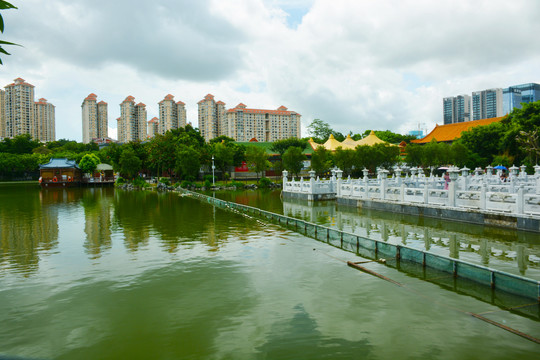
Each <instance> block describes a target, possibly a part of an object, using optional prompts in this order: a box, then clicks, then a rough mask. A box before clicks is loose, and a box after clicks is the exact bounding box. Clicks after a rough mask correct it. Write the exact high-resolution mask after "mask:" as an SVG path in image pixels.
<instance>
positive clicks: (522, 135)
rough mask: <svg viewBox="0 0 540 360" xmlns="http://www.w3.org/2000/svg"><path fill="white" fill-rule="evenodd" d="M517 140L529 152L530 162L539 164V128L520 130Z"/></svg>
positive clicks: (523, 149) (524, 150)
mask: <svg viewBox="0 0 540 360" xmlns="http://www.w3.org/2000/svg"><path fill="white" fill-rule="evenodd" d="M516 140H517V142H518V144H519V146H520V149H521V150H522V151H523V152H524V153H526V154H527V158H528V160H529V164H531V165H532V164H538V159H539V158H540V141H539V139H538V129H536V130H531V131H523V130H522V131H520V132H519V135H518V136H517V137H516Z"/></svg>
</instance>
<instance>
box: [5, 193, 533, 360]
mask: <svg viewBox="0 0 540 360" xmlns="http://www.w3.org/2000/svg"><path fill="white" fill-rule="evenodd" d="M213 195H214V194H213ZM215 196H221V197H223V198H228V199H229V200H233V199H234V200H235V201H238V202H242V203H248V204H250V205H254V206H259V207H261V208H266V209H268V210H272V211H275V212H281V213H283V212H285V213H291V214H296V215H295V216H299V217H301V216H303V217H312V216H314V218H315V219H316V220H317V219H318V220H317V221H319V222H320V223H328V224H330V225H332V226H336V227H342V228H344V229H350V230H351V231H358V232H359V233H364V232H369V236H381V237H383V238H385V237H386V238H387V239H388V241H403V237H404V236H405V233H406V234H407V235H406V236H405V241H406V242H409V243H411V244H413V245H414V244H417V242H418V244H420V243H423V245H422V246H425V245H426V240H424V239H423V238H422V236H419V235H413V234H417V233H418V234H420V235H421V234H423V233H424V231H427V234H428V235H427V236H426V238H429V239H430V240H429V243H430V246H431V247H432V248H433V249H436V250H437V251H439V250H440V251H448V252H450V251H452V252H453V254H454V255H455V254H459V255H458V256H460V257H464V256H466V254H469V255H467V256H470V257H471V258H474V259H476V258H478V261H480V262H482V261H484V262H485V259H486V258H487V259H488V263H489V266H491V265H492V264H499V265H500V266H502V267H505V266H506V267H507V268H508V269H511V270H512V271H514V272H516V273H518V274H524V275H526V276H533V277H534V276H537V271H538V267H537V264H536V262H535V256H537V254H538V253H537V248H538V244H537V243H535V240H536V241H537V239H536V238H534V237H533V238H531V239H529V237H528V235H522V234H521V235H516V239H513V238H512V233H507V232H505V231H503V232H499V231H498V230H492V229H484V230H482V231H481V234H479V233H480V230H479V229H473V230H472V234H468V235H467V231H462V229H461V230H460V229H458V228H452V226H454V227H455V224H454V225H452V224H447V223H442V225H441V223H437V224H435V225H434V226H430V224H423V223H421V222H420V223H419V222H418V220H417V221H416V223H415V221H414V219H397V218H393V217H392V216H391V215H388V214H376V213H372V214H361V213H359V211H358V210H356V209H341V208H337V207H336V206H333V205H332V204H321V205H316V206H315V207H313V206H310V205H309V204H307V203H306V204H304V203H287V202H282V200H281V199H280V197H279V193H278V192H260V191H259V192H255V191H247V192H235V193H222V194H215ZM317 214H319V215H317ZM385 216H386V217H387V218H390V219H385ZM366 221H368V222H369V226H368V225H367V223H366ZM392 221H395V222H397V223H395V222H392ZM422 221H423V220H422ZM467 227H468V226H467ZM396 228H400V229H401V228H403V231H402V232H398V231H397V230H396ZM462 228H463V227H462ZM384 229H386V230H384ZM490 232H491V233H493V234H499V235H500V236H499V235H490ZM452 234H454V235H455V239H456V240H455V241H454V242H455V244H454V245H452V246H454V250H451V246H450V245H449V243H450V240H447V238H448V239H450V236H451V235H452ZM467 236H468V237H469V239H470V240H467V239H468V238H467ZM475 237H476V238H475ZM475 239H476V240H475ZM483 239H485V241H487V244H485V245H482V241H484V240H483ZM416 241H417V242H416ZM499 242H502V243H503V245H504V247H502V245H501V246H499V245H498V244H499ZM469 244H470V247H471V249H473V250H474V251H468V252H467V251H465V250H464V251H461V249H465V248H467V247H468V246H469ZM517 245H522V246H523V248H524V249H523V251H522V250H517V247H516V246H517ZM418 246H420V245H418ZM476 247H478V248H477V249H476ZM481 248H482V249H483V250H480V249H481ZM493 249H495V250H496V251H494V250H493ZM482 251H483V252H484V253H488V254H487V255H486V254H484V255H483V253H482ZM499 251H505V253H506V254H507V255H508V256H506V257H508V258H513V260H512V261H510V260H508V261H507V260H504V259H502V260H501V259H498V258H497V256H498V255H497V254H498V252H499ZM519 251H521V255H518V252H519ZM490 254H494V256H491V255H490ZM488 255H490V256H488ZM519 256H521V257H522V260H519V261H520V263H521V265H519V263H518V260H517V258H518V257H519ZM499 258H500V256H499ZM502 258H504V256H503V257H502ZM482 259H484V260H482ZM347 260H352V261H361V260H362V259H359V258H358V257H357V256H356V255H355V254H353V253H350V252H346V251H343V250H341V249H339V248H335V247H332V246H329V245H327V244H325V243H321V242H318V241H315V240H313V239H311V238H308V237H305V236H303V235H301V234H298V233H295V232H293V231H290V230H287V229H284V228H281V227H279V226H277V225H274V224H270V223H266V222H263V221H257V220H256V219H252V218H247V217H245V216H242V215H240V214H236V213H232V212H229V211H226V210H223V209H219V208H214V207H212V206H211V205H209V204H207V203H203V202H200V201H198V200H195V199H192V198H189V197H185V196H184V197H183V196H180V195H179V194H178V193H172V192H170V193H169V192H167V193H156V192H142V191H131V192H129V191H121V190H115V189H113V188H95V189H58V190H41V189H39V187H37V185H32V184H7V185H6V184H2V185H0V324H2V326H0V357H2V356H6V357H7V356H10V357H11V356H13V357H14V356H18V357H22V358H38V359H120V358H124V359H149V358H151V359H351V358H371V359H402V358H424V359H455V358H475V359H482V358H485V359H507V358H517V357H521V358H535V357H537V356H538V355H539V354H540V345H538V344H535V343H533V342H531V341H529V340H526V339H524V338H522V337H519V336H516V335H514V334H511V333H509V332H506V331H504V330H502V329H500V328H497V327H495V326H492V325H489V324H487V323H485V322H482V321H480V320H478V319H475V318H473V317H471V316H470V315H468V314H467V312H475V313H486V315H484V316H486V317H488V318H490V319H492V320H494V321H497V322H500V323H504V324H505V325H506V326H509V327H512V328H515V329H518V330H519V331H522V332H524V333H527V334H529V335H531V336H534V337H537V338H538V337H540V326H539V321H538V316H524V315H523V314H522V313H517V312H515V311H503V310H502V309H501V308H500V307H499V306H497V304H496V302H495V303H486V302H485V301H481V300H479V299H477V298H475V297H473V296H468V295H464V294H461V293H459V292H454V291H448V290H447V289H445V288H444V287H441V286H438V285H436V284H433V283H430V282H427V281H423V280H420V279H418V278H415V277H413V276H409V275H407V274H405V273H402V272H400V271H397V270H396V269H392V268H389V267H386V266H384V265H382V264H378V263H371V264H369V266H370V269H372V270H374V271H377V272H379V273H381V274H382V275H384V276H387V277H389V278H391V279H393V280H395V281H399V282H400V283H403V284H404V285H405V286H403V287H398V286H395V285H394V284H392V283H389V282H386V281H383V280H381V279H379V278H376V277H373V276H371V275H368V274H365V273H362V272H359V271H357V270H354V269H351V268H349V267H348V266H346V265H345V263H344V261H347ZM522 305H524V306H526V305H529V306H530V304H522ZM532 309H533V310H532V313H534V311H536V312H538V305H537V304H536V305H535V306H533V307H532ZM535 309H536V310H535Z"/></svg>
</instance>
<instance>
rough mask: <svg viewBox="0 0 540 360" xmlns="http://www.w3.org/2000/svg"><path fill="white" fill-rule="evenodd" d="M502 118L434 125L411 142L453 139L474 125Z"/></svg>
mask: <svg viewBox="0 0 540 360" xmlns="http://www.w3.org/2000/svg"><path fill="white" fill-rule="evenodd" d="M503 118H504V116H501V117H496V118H490V119H481V120H473V121H465V122H461V123H455V124H447V125H435V129H433V130H432V131H431V132H430V133H429V134H427V135H426V136H425V137H424V138H422V139H418V140H412V141H411V142H412V143H415V144H425V143H428V142H431V140H433V139H435V140H436V141H438V142H445V141H454V140H456V139H459V138H460V137H461V133H462V132H464V131H467V130H469V129H471V128H473V127H475V126H483V125H489V124H493V123H496V122H499V121H501V120H502V119H503Z"/></svg>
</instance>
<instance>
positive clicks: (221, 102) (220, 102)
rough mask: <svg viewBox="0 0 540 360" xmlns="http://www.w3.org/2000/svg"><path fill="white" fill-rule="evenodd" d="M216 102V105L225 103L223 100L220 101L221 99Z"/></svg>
mask: <svg viewBox="0 0 540 360" xmlns="http://www.w3.org/2000/svg"><path fill="white" fill-rule="evenodd" d="M216 104H218V105H225V103H224V102H223V101H221V100H219V101H218V102H217V103H216Z"/></svg>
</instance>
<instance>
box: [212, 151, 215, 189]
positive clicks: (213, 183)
mask: <svg viewBox="0 0 540 360" xmlns="http://www.w3.org/2000/svg"><path fill="white" fill-rule="evenodd" d="M215 168H216V167H215V166H214V155H212V186H216V180H215V177H214V169H215Z"/></svg>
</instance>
